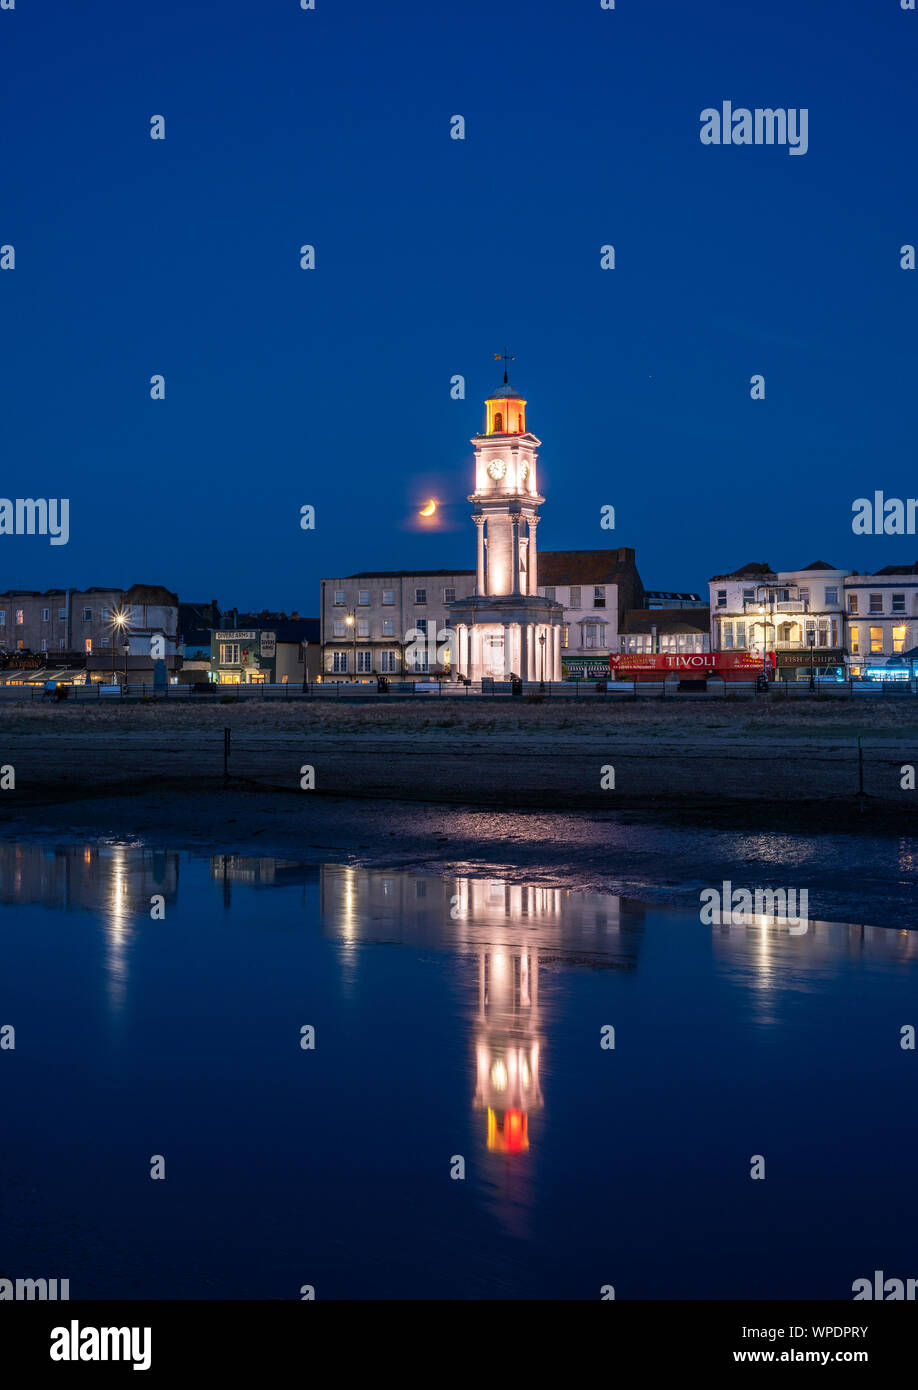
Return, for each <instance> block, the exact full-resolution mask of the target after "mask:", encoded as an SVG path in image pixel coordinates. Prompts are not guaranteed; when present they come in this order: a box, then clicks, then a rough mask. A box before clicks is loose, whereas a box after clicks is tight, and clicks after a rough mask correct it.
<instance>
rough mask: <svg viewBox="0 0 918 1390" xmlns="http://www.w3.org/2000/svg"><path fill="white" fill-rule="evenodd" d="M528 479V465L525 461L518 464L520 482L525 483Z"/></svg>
mask: <svg viewBox="0 0 918 1390" xmlns="http://www.w3.org/2000/svg"><path fill="white" fill-rule="evenodd" d="M528 477H529V464H528V463H526V462H525V461H524V462H523V463H521V464H520V480H521V481H522V482H524V483H525V481H526V479H527V478H528Z"/></svg>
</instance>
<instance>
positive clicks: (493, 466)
mask: <svg viewBox="0 0 918 1390" xmlns="http://www.w3.org/2000/svg"><path fill="white" fill-rule="evenodd" d="M506 471H507V465H506V464H505V463H504V462H502V460H501V459H492V460H491V462H490V463H489V464H488V477H489V478H493V479H494V481H495V482H497V480H498V479H499V478H502V477H503V476H504V474H505V473H506Z"/></svg>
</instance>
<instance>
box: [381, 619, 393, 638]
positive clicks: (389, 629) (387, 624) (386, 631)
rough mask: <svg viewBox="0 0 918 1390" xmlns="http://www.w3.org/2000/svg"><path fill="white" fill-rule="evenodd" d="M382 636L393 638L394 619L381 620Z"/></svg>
mask: <svg viewBox="0 0 918 1390" xmlns="http://www.w3.org/2000/svg"><path fill="white" fill-rule="evenodd" d="M382 635H383V637H394V636H395V619H394V618H383V625H382Z"/></svg>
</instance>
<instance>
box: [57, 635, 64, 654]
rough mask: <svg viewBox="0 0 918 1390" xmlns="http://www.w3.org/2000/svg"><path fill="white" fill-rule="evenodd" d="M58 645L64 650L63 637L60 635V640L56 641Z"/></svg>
mask: <svg viewBox="0 0 918 1390" xmlns="http://www.w3.org/2000/svg"><path fill="white" fill-rule="evenodd" d="M58 646H59V647H60V649H61V651H63V650H64V639H63V637H62V638H61V639H60V641H59V642H58Z"/></svg>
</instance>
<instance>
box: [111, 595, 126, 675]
mask: <svg viewBox="0 0 918 1390" xmlns="http://www.w3.org/2000/svg"><path fill="white" fill-rule="evenodd" d="M128 618H129V614H128V612H127V610H126V609H125V608H118V609H116V610H115V612H114V613H113V614H112V685H114V684H115V640H116V634H117V636H119V637H125V636H126V635H127V631H126V629H127V626H128ZM128 650H129V646H128V644H127V643H124V651H125V653H127V652H128ZM124 680H125V684H126V683H127V656H126V655H125V658H124Z"/></svg>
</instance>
